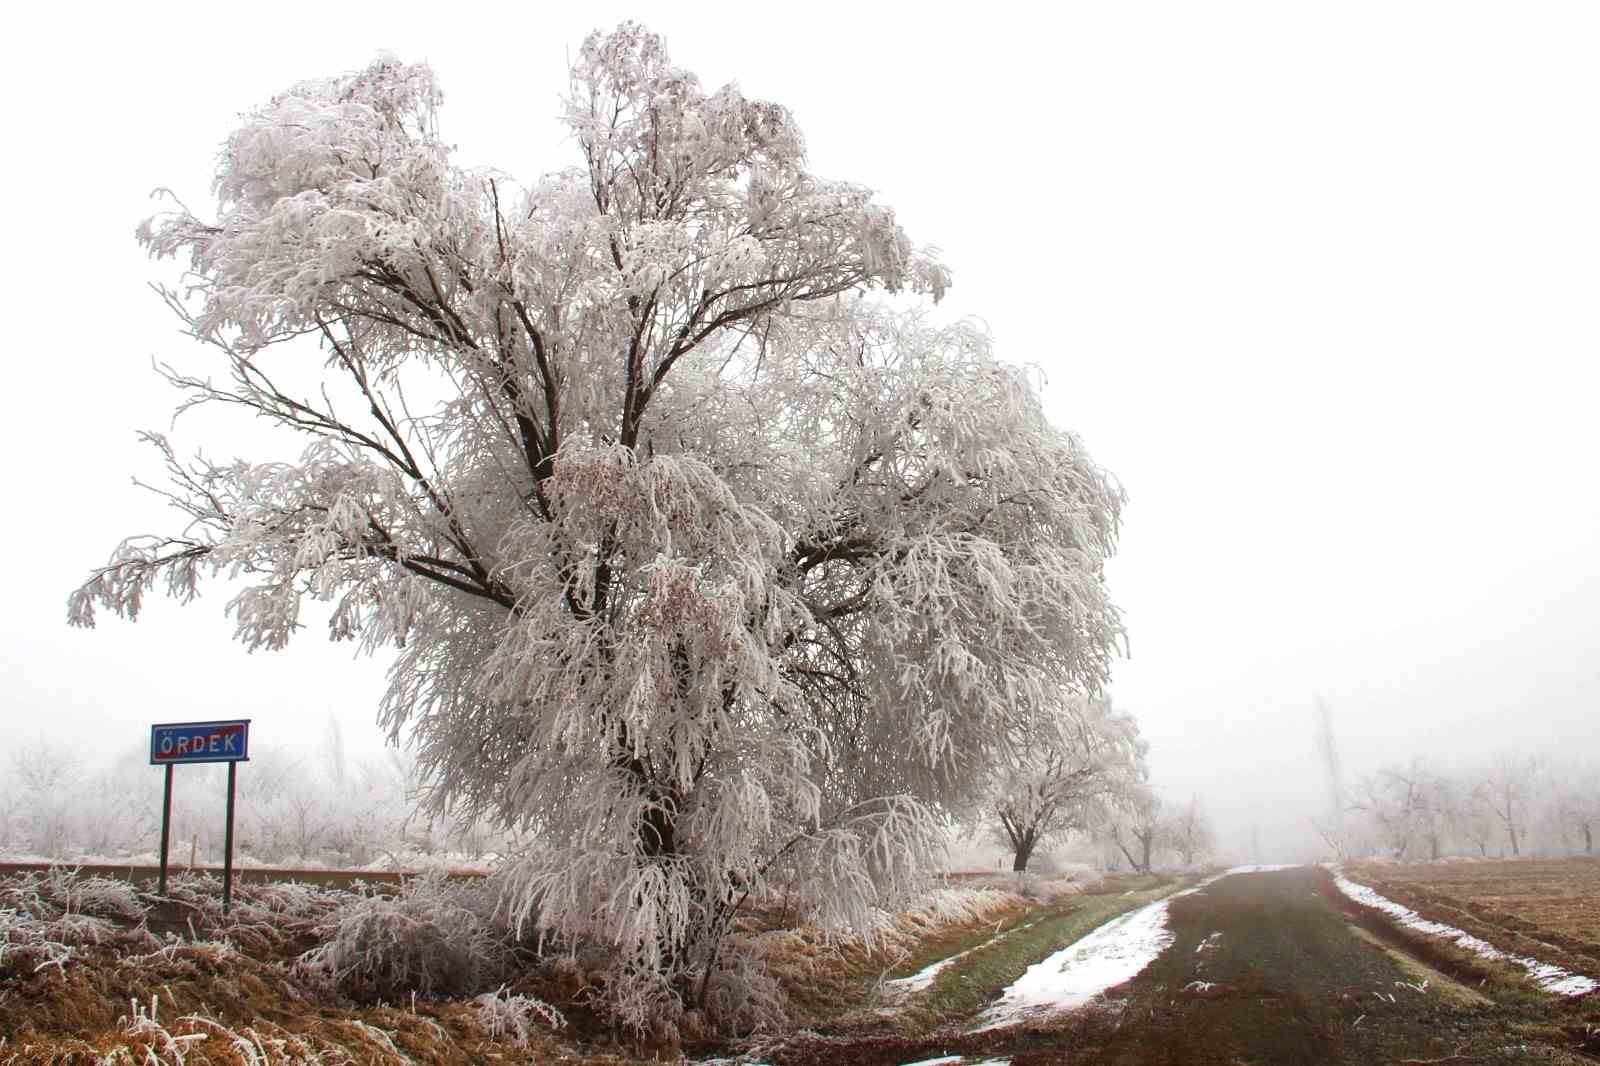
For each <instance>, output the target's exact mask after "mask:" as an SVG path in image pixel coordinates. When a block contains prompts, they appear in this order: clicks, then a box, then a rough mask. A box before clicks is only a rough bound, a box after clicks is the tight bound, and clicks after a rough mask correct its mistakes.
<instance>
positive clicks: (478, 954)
mask: <svg viewBox="0 0 1600 1066" xmlns="http://www.w3.org/2000/svg"><path fill="white" fill-rule="evenodd" d="M1040 884H1045V885H1046V886H1047V887H1045V888H1044V889H1043V891H1042V892H1041V891H1040V889H1039V888H1038V887H1037V886H1039V885H1040ZM1033 885H1034V886H1035V887H1034V888H1031V889H1030V892H1032V893H1033V894H1035V895H1040V894H1043V895H1060V894H1062V893H1064V892H1072V891H1075V890H1076V886H1071V887H1058V886H1050V885H1048V882H1037V881H1036V882H1033ZM1063 885H1065V882H1063ZM1016 887H1017V884H1016V882H1015V881H1014V879H1011V878H996V879H992V881H991V879H985V882H973V881H966V882H964V883H962V884H960V885H956V886H949V885H947V886H943V887H940V888H938V889H936V890H934V891H932V892H931V893H929V894H928V895H927V896H926V897H925V898H924V899H923V900H922V901H921V903H920V904H919V905H918V906H915V907H913V908H911V909H909V910H907V911H906V912H904V913H901V914H897V915H889V914H881V915H879V916H878V921H877V922H876V923H875V925H874V927H873V928H872V929H870V930H863V931H861V932H860V934H858V935H851V934H840V933H832V934H827V933H824V932H823V931H822V930H819V929H814V928H808V927H802V928H798V929H786V928H779V927H778V926H779V924H780V923H781V921H782V920H783V919H784V917H785V913H784V908H783V907H782V901H781V900H780V901H772V902H771V903H770V905H768V906H766V907H764V908H752V909H751V911H750V912H749V913H748V914H747V915H746V916H744V920H743V921H742V923H741V927H740V929H739V930H738V932H737V934H736V942H735V943H734V944H732V945H730V948H729V950H728V951H727V955H728V958H727V960H726V962H727V967H726V973H721V971H719V980H720V979H721V978H722V977H725V978H726V981H724V982H723V983H725V984H727V985H728V989H727V990H724V991H726V992H727V994H728V995H729V996H730V997H731V998H739V997H741V996H743V997H744V999H743V1000H742V1005H740V1006H738V1007H737V1009H738V1010H741V1011H743V1012H744V1015H745V1022H746V1023H747V1024H745V1028H746V1029H750V1030H762V1029H765V1031H766V1032H768V1033H769V1034H770V1033H771V1032H772V1030H773V1029H774V1027H775V1025H774V1019H776V1018H779V1017H781V1009H782V1007H783V1006H784V1004H785V1001H786V1000H787V1001H788V1004H789V1006H790V1007H791V1008H795V1009H793V1010H792V1013H793V1015H794V1017H795V1019H796V1020H798V1021H800V1022H802V1023H804V1022H806V1021H809V1020H814V1019H817V1018H820V1017H822V1016H823V1015H825V1014H836V1013H837V1011H838V1008H839V1007H840V1006H841V1005H842V1004H859V1003H860V1002H861V1001H862V996H863V994H864V993H865V994H870V991H871V990H872V989H873V988H874V987H876V986H877V985H878V984H879V983H880V982H881V981H882V979H883V978H884V977H886V976H888V975H889V974H891V973H894V972H896V971H901V970H906V969H907V968H912V969H914V968H916V967H917V966H920V965H923V964H924V963H925V961H928V960H929V959H930V958H937V957H940V955H941V954H942V953H943V954H947V953H950V952H951V951H953V950H956V949H958V948H959V947H961V946H964V945H965V944H967V943H968V942H970V941H971V940H973V939H974V938H982V937H985V936H988V935H990V934H992V932H993V931H994V930H995V929H996V928H998V927H1000V926H1005V925H1008V924H1015V922H1017V921H1018V920H1020V919H1021V918H1022V916H1023V915H1025V914H1027V913H1028V912H1029V911H1030V909H1031V908H1032V907H1033V906H1034V904H1033V903H1032V902H1031V901H1030V900H1029V899H1028V898H1025V897H1024V896H1023V895H1021V894H1019V893H1018V892H1016V891H1014V889H1015V888H1016ZM477 891H479V890H478V889H476V888H468V887H464V886H461V885H454V884H449V885H447V884H444V883H442V882H441V883H439V884H433V885H430V884H427V883H421V884H418V885H415V886H414V887H413V889H412V891H411V892H410V893H409V894H407V895H404V896H398V897H395V896H387V897H386V896H379V895H376V894H372V893H369V892H365V891H344V890H337V889H325V888H320V887H312V886H306V885H298V884H261V885H253V884H241V885H238V886H236V894H235V897H234V901H233V908H232V911H231V913H230V914H227V915H224V914H223V913H222V909H221V905H220V898H219V897H220V885H218V884H217V883H215V881H214V879H209V878H204V877H200V878H179V879H176V880H174V881H173V882H172V883H171V885H170V886H169V892H168V895H167V897H166V898H165V899H160V900H158V899H155V898H153V897H150V896H147V895H145V896H141V895H140V894H139V893H138V892H136V891H135V890H134V889H133V887H132V886H130V885H128V884H126V883H123V882H117V881H108V880H104V879H98V878H80V877H76V876H74V875H73V874H72V873H71V871H66V870H53V871H51V872H49V873H31V874H25V875H19V876H16V877H12V878H8V879H4V880H0V1034H4V1036H0V1066H9V1064H11V1063H16V1064H19V1066H20V1064H24V1063H59V1064H63V1066H66V1064H74V1063H84V1064H91V1063H92V1064H97V1066H98V1064H102V1063H103V1064H109V1066H120V1064H123V1063H128V1064H135V1063H137V1064H140V1066H152V1064H154V1066H169V1064H171V1066H177V1064H193V1066H209V1064H212V1063H227V1064H230V1066H233V1064H247V1066H258V1064H261V1066H264V1064H267V1063H296V1064H308V1066H310V1064H321V1063H329V1064H333V1063H338V1064H360V1066H366V1064H375V1066H376V1064H385V1066H388V1064H399V1063H443V1064H457V1063H459V1064H462V1066H465V1064H469V1063H492V1062H499V1061H505V1062H527V1061H537V1062H551V1063H580V1062H581V1063H591V1064H596V1066H598V1064H603V1063H628V1062H636V1061H641V1060H639V1059H637V1058H632V1057H630V1056H629V1054H628V1053H627V1051H626V1047H627V1045H625V1044H624V1043H621V1042H618V1041H617V1039H616V1034H614V1033H613V1032H612V1031H611V1029H610V1028H609V1026H608V1025H607V1024H606V1023H605V1021H604V1019H603V1018H601V1017H599V1016H598V1015H597V1014H596V1013H595V1011H594V1003H595V1002H596V997H597V992H598V991H599V989H600V986H601V985H602V983H603V981H604V977H603V975H602V974H601V973H600V972H599V967H598V966H597V965H596V960H594V959H589V960H588V961H587V962H584V961H581V960H580V959H575V958H570V957H566V956H561V957H557V958H534V957H533V956H532V955H531V954H529V953H527V952H526V951H525V950H522V949H520V948H518V946H517V945H515V944H509V945H508V944H507V942H505V941H504V940H496V937H497V936H499V935H500V932H503V931H496V930H495V929H493V928H492V926H493V917H492V914H491V913H490V908H488V905H487V902H486V897H472V893H473V892H477ZM469 897H472V898H469ZM419 931H420V932H419ZM485 938H487V940H485ZM486 943H487V944H488V947H489V948H492V949H493V950H487V949H485V950H480V949H481V948H484V945H485V944H486ZM496 953H498V954H496ZM485 958H489V959H490V962H491V963H492V965H485V964H484V963H483V960H484V959H485ZM464 959H465V960H468V961H467V962H463V960H464ZM474 960H476V961H474ZM469 963H470V965H469ZM473 966H476V967H477V968H476V969H473V968H472V967H473ZM514 974H515V975H519V976H517V977H516V979H515V980H512V977H513V975H514ZM485 982H492V983H489V984H488V985H487V986H485ZM713 984H714V985H717V987H714V988H713V989H712V991H713V993H714V994H716V993H718V991H719V989H720V985H718V984H717V981H714V982H713ZM751 990H754V994H753V995H752V994H751ZM695 1020H696V1019H695V1018H694V1017H691V1018H689V1019H687V1021H688V1023H689V1025H690V1027H689V1029H687V1030H685V1031H684V1033H683V1036H684V1038H685V1039H688V1040H693V1039H695V1038H696V1037H702V1036H704V1034H705V1028H704V1027H703V1026H702V1027H701V1029H700V1030H699V1031H696V1030H695V1028H694V1024H693V1023H694V1022H695ZM676 1046H677V1045H676V1042H675V1041H673V1040H667V1041H663V1042H662V1043H661V1046H660V1047H658V1048H657V1049H656V1050H657V1051H664V1052H668V1053H671V1052H674V1051H675V1050H676ZM701 1046H702V1047H704V1046H706V1045H703V1044H702V1045H701ZM635 1050H636V1051H639V1049H637V1048H636V1049H635ZM644 1050H648V1049H644ZM639 1053H644V1051H639Z"/></svg>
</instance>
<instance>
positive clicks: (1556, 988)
mask: <svg viewBox="0 0 1600 1066" xmlns="http://www.w3.org/2000/svg"><path fill="white" fill-rule="evenodd" d="M1333 883H1334V884H1335V885H1337V886H1338V888H1339V891H1340V892H1343V893H1344V894H1345V895H1346V896H1347V897H1349V898H1350V899H1352V900H1354V901H1355V902H1357V903H1360V904H1362V905H1363V906H1366V907H1372V908H1374V909H1376V910H1380V911H1382V912H1383V913H1385V914H1387V915H1389V916H1390V917H1391V918H1393V919H1394V920H1395V921H1396V922H1398V923H1399V924H1400V925H1401V926H1403V927H1404V928H1407V929H1414V930H1416V931H1417V932H1419V933H1423V934H1425V935H1427V936H1434V937H1439V938H1441V939H1443V940H1447V941H1449V942H1451V943H1453V944H1454V945H1455V946H1456V947H1458V948H1461V949H1462V950H1464V951H1468V952H1471V953H1472V954H1474V955H1477V956H1479V957H1480V958H1485V959H1490V960H1494V961H1501V962H1509V963H1511V964H1513V965H1516V966H1520V967H1521V968H1522V969H1524V970H1526V971H1527V973H1528V979H1529V980H1531V981H1532V982H1533V983H1534V984H1535V985H1537V986H1538V987H1539V988H1541V989H1543V990H1544V991H1546V992H1550V993H1552V994H1554V995H1558V996H1581V995H1585V994H1587V993H1589V992H1593V991H1595V990H1596V989H1597V988H1600V981H1596V980H1595V979H1594V978H1592V977H1586V976H1584V975H1582V974H1575V973H1572V972H1570V971H1568V970H1563V969H1562V968H1561V967H1559V966H1555V965H1552V964H1551V963H1548V962H1542V961H1540V960H1539V959H1536V958H1533V957H1531V956H1528V955H1516V954H1513V953H1511V952H1507V951H1501V950H1500V949H1499V948H1497V947H1495V946H1494V945H1493V944H1490V943H1489V942H1488V941H1486V940H1482V939H1479V938H1478V937H1475V936H1473V935H1472V934H1470V933H1467V932H1464V931H1462V930H1460V929H1457V928H1455V927H1454V926H1450V925H1445V924H1444V923H1443V922H1435V921H1431V920H1429V919H1427V918H1424V917H1422V916H1421V915H1420V914H1418V913H1417V912H1416V911H1413V910H1411V909H1410V908H1409V907H1406V906H1403V905H1402V904H1399V903H1396V902H1394V901H1393V900H1391V899H1389V898H1387V897H1385V896H1381V895H1379V894H1378V893H1377V892H1375V891H1373V890H1372V889H1371V888H1368V887H1367V886H1366V885H1362V884H1358V883H1357V882H1355V881H1351V880H1350V879H1349V878H1347V877H1345V876H1344V875H1342V874H1336V875H1334V879H1333Z"/></svg>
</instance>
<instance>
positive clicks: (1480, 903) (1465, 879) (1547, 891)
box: [1351, 858, 1600, 976]
mask: <svg viewBox="0 0 1600 1066" xmlns="http://www.w3.org/2000/svg"><path fill="white" fill-rule="evenodd" d="M1351 876H1352V877H1354V878H1355V879H1356V880H1358V881H1360V882H1361V883H1362V884H1366V885H1371V886H1372V887H1373V888H1374V889H1376V890H1377V891H1378V892H1381V893H1382V894H1383V895H1385V896H1388V897H1389V898H1390V899H1392V900H1395V901H1396V902H1397V903H1403V904H1405V905H1406V906H1407V907H1410V908H1411V909H1413V910H1415V911H1417V912H1418V913H1420V914H1423V915H1424V916H1425V917H1430V918H1433V919H1434V920H1436V921H1440V922H1445V923H1447V924H1449V925H1453V926H1456V927H1457V928H1459V929H1462V930H1465V931H1466V932H1469V933H1471V934H1472V935H1474V936H1476V937H1480V938H1481V939H1483V940H1487V941H1489V942H1490V943H1491V944H1494V945H1496V946H1497V947H1500V948H1502V949H1504V950H1506V951H1513V952H1517V953H1519V954H1526V955H1534V956H1536V957H1538V958H1540V959H1542V960H1545V961H1547V962H1553V963H1555V964H1556V965H1558V966H1562V967H1564V968H1566V969H1569V970H1573V971H1575V972H1577V973H1584V974H1589V975H1591V976H1600V859H1590V858H1572V859H1560V860H1529V859H1524V860H1510V861H1500V862H1467V863H1435V864H1426V865H1409V866H1399V865H1365V866H1360V867H1356V868H1354V869H1353V870H1352V872H1351Z"/></svg>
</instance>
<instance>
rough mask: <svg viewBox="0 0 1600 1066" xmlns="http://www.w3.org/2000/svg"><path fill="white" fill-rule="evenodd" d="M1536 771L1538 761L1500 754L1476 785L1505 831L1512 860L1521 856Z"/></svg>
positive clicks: (1537, 769)
mask: <svg viewBox="0 0 1600 1066" xmlns="http://www.w3.org/2000/svg"><path fill="white" fill-rule="evenodd" d="M1538 771H1539V764H1538V761H1537V760H1535V759H1533V758H1531V757H1529V756H1526V755H1521V754H1518V753H1516V752H1503V753H1501V754H1500V755H1498V756H1496V757H1495V758H1494V760H1493V761H1492V762H1490V763H1489V766H1488V768H1487V769H1486V770H1485V771H1484V773H1483V777H1482V779H1481V781H1480V783H1479V786H1478V787H1479V788H1481V789H1482V792H1483V797H1484V800H1485V802H1486V803H1487V804H1488V806H1489V810H1490V811H1491V812H1492V813H1493V814H1494V817H1495V818H1496V820H1498V821H1499V823H1500V827H1501V828H1502V829H1504V830H1505V834H1506V840H1507V841H1508V842H1509V843H1510V845H1511V854H1512V856H1513V857H1515V856H1519V855H1521V854H1522V844H1523V841H1524V839H1525V837H1526V834H1527V822H1528V815H1529V809H1528V808H1529V806H1530V802H1531V794H1532V792H1533V788H1534V782H1535V780H1536V778H1537V776H1538Z"/></svg>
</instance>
